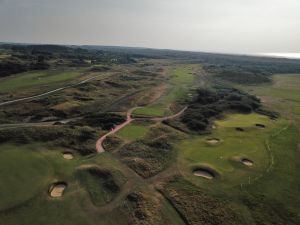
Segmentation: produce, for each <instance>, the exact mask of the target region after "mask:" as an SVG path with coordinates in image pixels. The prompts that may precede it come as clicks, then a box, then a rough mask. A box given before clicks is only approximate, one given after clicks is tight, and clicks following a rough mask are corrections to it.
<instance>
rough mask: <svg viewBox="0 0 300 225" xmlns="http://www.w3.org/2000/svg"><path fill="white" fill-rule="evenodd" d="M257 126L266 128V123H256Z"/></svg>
mask: <svg viewBox="0 0 300 225" xmlns="http://www.w3.org/2000/svg"><path fill="white" fill-rule="evenodd" d="M255 126H256V127H258V128H261V129H264V128H266V125H263V124H260V123H257V124H255Z"/></svg>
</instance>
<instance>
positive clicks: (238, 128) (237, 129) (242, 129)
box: [235, 127, 245, 132]
mask: <svg viewBox="0 0 300 225" xmlns="http://www.w3.org/2000/svg"><path fill="white" fill-rule="evenodd" d="M235 130H236V131H240V132H243V131H245V130H244V128H241V127H236V128H235Z"/></svg>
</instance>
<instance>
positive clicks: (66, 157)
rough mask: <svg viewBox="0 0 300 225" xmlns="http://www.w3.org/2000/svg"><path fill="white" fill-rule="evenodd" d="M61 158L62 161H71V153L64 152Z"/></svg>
mask: <svg viewBox="0 0 300 225" xmlns="http://www.w3.org/2000/svg"><path fill="white" fill-rule="evenodd" d="M63 157H64V159H67V160H71V159H73V158H74V156H73V153H72V152H64V153H63Z"/></svg>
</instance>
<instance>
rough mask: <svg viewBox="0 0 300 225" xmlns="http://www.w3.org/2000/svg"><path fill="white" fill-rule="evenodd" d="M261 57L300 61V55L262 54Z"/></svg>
mask: <svg viewBox="0 0 300 225" xmlns="http://www.w3.org/2000/svg"><path fill="white" fill-rule="evenodd" d="M259 55H261V56H270V57H278V58H288V59H300V53H261V54H259Z"/></svg>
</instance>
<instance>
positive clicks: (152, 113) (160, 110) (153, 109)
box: [133, 105, 166, 117]
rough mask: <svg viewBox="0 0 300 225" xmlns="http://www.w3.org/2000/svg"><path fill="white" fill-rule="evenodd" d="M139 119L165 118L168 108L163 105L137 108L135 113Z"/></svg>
mask: <svg viewBox="0 0 300 225" xmlns="http://www.w3.org/2000/svg"><path fill="white" fill-rule="evenodd" d="M133 115H134V116H137V117H163V116H165V115H166V107H165V106H163V105H153V106H147V107H141V108H137V109H136V110H134V112H133Z"/></svg>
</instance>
